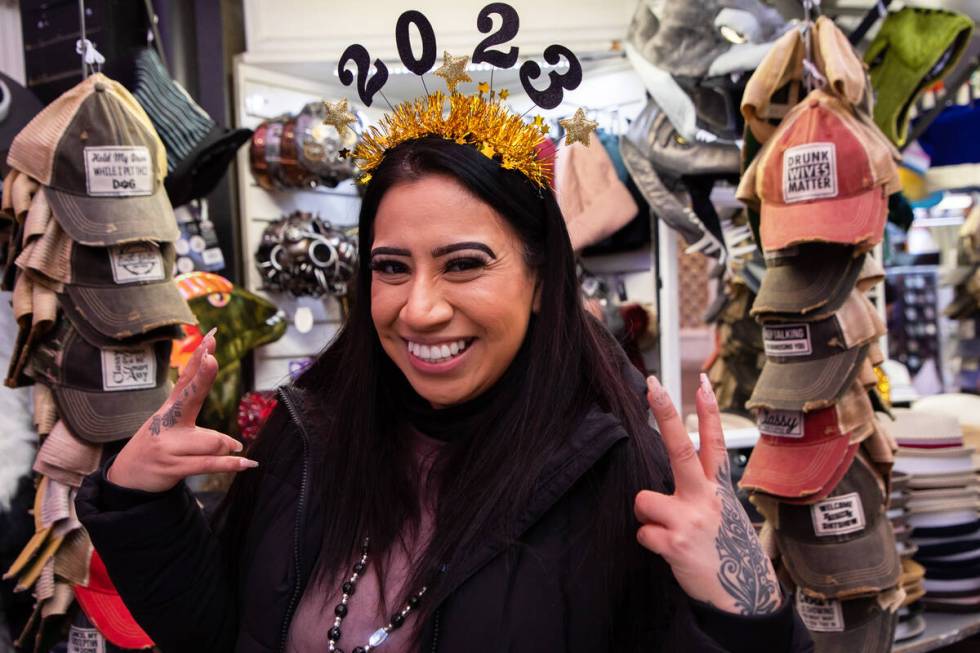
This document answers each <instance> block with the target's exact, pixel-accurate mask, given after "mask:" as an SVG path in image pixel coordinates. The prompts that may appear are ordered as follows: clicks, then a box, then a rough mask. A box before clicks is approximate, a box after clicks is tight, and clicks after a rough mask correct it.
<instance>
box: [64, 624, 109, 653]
mask: <svg viewBox="0 0 980 653" xmlns="http://www.w3.org/2000/svg"><path fill="white" fill-rule="evenodd" d="M68 653H105V638H103V637H102V633H100V632H99V631H98V629H96V628H82V627H80V626H75V625H72V627H71V632H69V633H68Z"/></svg>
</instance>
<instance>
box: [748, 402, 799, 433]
mask: <svg viewBox="0 0 980 653" xmlns="http://www.w3.org/2000/svg"><path fill="white" fill-rule="evenodd" d="M756 423H757V424H758V426H759V433H761V434H763V435H772V436H775V437H779V438H802V437H803V411H800V410H769V409H768V408H762V409H760V410H759V415H758V417H757V418H756Z"/></svg>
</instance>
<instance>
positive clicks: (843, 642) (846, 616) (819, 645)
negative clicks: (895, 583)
mask: <svg viewBox="0 0 980 653" xmlns="http://www.w3.org/2000/svg"><path fill="white" fill-rule="evenodd" d="M904 598H905V592H904V591H903V590H902V588H900V587H899V588H893V589H890V590H887V591H886V592H884V593H882V594H876V595H873V596H867V597H862V598H856V599H850V600H847V601H841V600H838V599H832V598H827V599H818V598H815V597H812V596H808V595H806V594H805V593H804V592H797V593H796V612H797V614H799V615H800V620H801V621H802V622H803V624H804V625H805V626H806V627H807V630H809V631H810V636H811V637H812V638H813V643H814V645H815V648H816V650H818V651H822V652H823V651H827V652H828V653H837V652H839V653H856V652H857V651H888V650H891V644H892V637H893V633H894V632H895V624H896V623H897V621H898V606H900V605H901V603H902V601H903V600H904Z"/></svg>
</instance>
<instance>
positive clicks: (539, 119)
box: [531, 116, 551, 135]
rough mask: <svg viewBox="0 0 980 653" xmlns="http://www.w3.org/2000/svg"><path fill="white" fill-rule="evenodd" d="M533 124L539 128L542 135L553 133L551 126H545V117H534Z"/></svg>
mask: <svg viewBox="0 0 980 653" xmlns="http://www.w3.org/2000/svg"><path fill="white" fill-rule="evenodd" d="M531 124H533V125H534V126H535V127H537V129H538V131H540V132H541V134H542V135H544V134H547V133H548V132H549V131H551V125H548V124H545V121H544V117H543V116H534V120H533V121H532V123H531Z"/></svg>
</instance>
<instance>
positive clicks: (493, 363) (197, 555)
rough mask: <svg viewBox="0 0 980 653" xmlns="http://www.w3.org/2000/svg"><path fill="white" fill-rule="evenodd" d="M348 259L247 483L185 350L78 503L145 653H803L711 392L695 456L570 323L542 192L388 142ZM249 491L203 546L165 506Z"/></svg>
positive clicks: (584, 323)
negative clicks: (351, 277)
mask: <svg viewBox="0 0 980 653" xmlns="http://www.w3.org/2000/svg"><path fill="white" fill-rule="evenodd" d="M358 238H359V239H360V243H359V244H360V251H361V252H365V253H366V255H365V256H363V257H362V259H361V261H360V262H359V269H358V273H357V276H356V279H355V292H354V298H353V301H352V304H351V312H350V317H349V320H348V322H347V324H346V325H345V326H344V328H343V330H342V331H341V333H340V334H339V335H338V337H337V339H336V340H335V341H334V342H332V343H330V344H329V345H328V346H327V347H326V349H325V350H324V351H323V353H322V354H321V355H320V356H319V358H318V360H317V361H316V363H315V364H314V365H313V366H312V367H311V368H310V369H309V370H308V371H307V372H306V373H305V374H304V375H303V376H302V377H301V378H300V379H299V380H298V381H297V382H296V383H295V384H293V385H291V386H288V387H285V388H283V389H281V392H280V399H281V401H280V406H279V408H278V409H277V410H276V411H275V412H274V413H273V416H272V417H271V418H270V420H269V422H268V423H267V425H266V427H265V428H264V430H263V432H262V434H261V435H260V437H259V438H258V440H257V441H256V443H255V444H254V445H253V446H252V447H251V448H250V449H249V451H247V452H246V455H247V456H248V459H243V458H236V457H229V456H226V455H224V454H226V453H228V447H229V445H228V444H227V442H226V441H224V440H221V439H220V438H222V437H224V436H221V435H220V434H214V433H210V432H202V430H201V429H197V428H196V427H195V426H194V425H193V419H194V415H196V411H197V409H198V408H199V404H200V401H202V400H203V396H204V395H205V394H206V392H207V388H208V386H209V385H210V383H211V382H212V380H213V378H214V375H215V374H216V366H215V364H214V360H213V357H212V356H211V355H210V353H209V352H210V351H212V350H213V347H214V338H213V336H208V337H207V338H206V339H205V343H204V348H203V350H202V351H200V352H198V353H197V354H196V355H195V358H194V359H193V361H192V363H191V364H190V365H188V372H187V373H185V375H184V377H183V378H182V379H181V381H180V383H178V385H177V387H176V388H175V390H174V395H173V396H172V397H171V400H170V401H169V402H168V404H167V405H165V406H164V407H163V408H161V411H160V413H159V415H160V416H161V419H159V420H157V421H156V422H154V421H152V420H151V421H150V422H148V425H146V426H144V427H143V429H141V431H140V432H138V433H137V434H136V435H135V436H134V437H133V438H132V440H130V442H129V443H128V444H127V445H126V447H125V448H124V449H123V451H122V452H121V453H120V454H119V456H118V457H117V458H116V459H115V461H114V462H113V461H110V462H109V463H108V465H107V468H106V469H105V470H104V471H103V472H101V473H100V474H98V475H96V476H93V477H90V478H89V479H88V480H87V481H86V484H85V486H83V488H82V491H81V493H80V495H79V515H80V518H81V519H82V521H83V522H84V523H85V525H86V527H87V528H88V530H89V533H90V534H91V537H92V539H93V541H94V542H95V545H96V547H97V548H98V550H99V552H100V554H101V555H102V557H103V559H104V560H105V563H106V566H107V568H108V569H109V571H110V573H111V574H112V575H113V578H118V579H119V584H118V589H119V591H120V593H121V594H122V596H123V598H124V599H125V600H126V603H127V605H128V606H129V608H130V609H131V610H132V612H133V614H134V615H135V616H136V618H137V620H138V621H139V623H140V624H141V625H142V626H143V627H144V628H145V629H146V631H147V632H148V633H149V634H150V635H151V636H152V637H153V639H154V640H155V642H156V643H157V644H158V645H159V646H160V648H161V649H162V650H163V651H171V650H172V651H182V652H184V651H202V652H203V651H232V650H234V651H242V652H249V653H251V652H253V651H254V652H258V651H289V652H291V653H307V652H309V653H312V652H314V651H351V652H352V653H366V652H367V651H370V650H373V649H375V648H377V647H381V646H383V647H384V649H385V650H390V651H393V652H394V651H444V652H446V651H448V652H451V653H456V652H462V651H466V652H467V653H491V652H493V653H496V652H498V651H504V650H506V651H513V652H515V653H531V652H535V653H538V652H552V651H556V652H557V651H563V652H569V653H586V652H589V653H591V652H592V651H597V650H598V651H607V650H616V651H628V652H631V653H632V652H636V653H639V652H641V651H642V652H644V653H646V652H647V651H656V650H670V651H701V650H704V651H722V650H731V651H742V650H749V651H759V650H766V651H790V650H791V651H798V650H800V651H802V650H805V648H806V645H807V642H806V635H805V631H804V630H803V629H802V626H801V625H800V623H799V621H798V620H795V619H794V613H793V611H792V601H791V600H790V599H789V598H788V597H787V596H786V595H785V594H784V593H783V592H782V591H781V589H780V587H779V585H778V583H777V581H776V578H775V574H774V573H773V570H772V566H771V564H770V563H769V560H768V558H767V557H766V556H765V554H764V553H763V551H762V549H761V547H760V545H759V542H758V540H757V538H756V537H755V533H754V531H753V529H752V527H751V525H750V524H749V522H748V520H747V518H746V517H745V514H744V512H743V511H742V509H741V506H740V505H739V503H738V501H737V500H736V499H735V495H734V493H733V491H732V486H731V481H730V479H729V474H728V464H727V456H726V453H725V447H724V440H723V436H722V433H721V427H720V420H719V416H718V406H717V403H716V402H715V400H714V394H713V392H712V391H711V388H710V385H709V384H707V381H706V380H704V381H703V382H702V386H701V388H700V389H699V390H698V393H697V405H698V413H699V417H700V424H701V443H702V446H701V450H700V452H696V451H695V450H694V448H693V446H692V444H691V440H690V438H689V437H688V435H687V432H686V430H685V429H684V427H683V425H682V423H681V421H680V419H679V418H678V416H677V413H676V411H675V410H674V408H673V405H672V404H671V401H670V399H669V398H668V397H667V395H666V393H665V392H664V391H663V389H662V388H661V387H660V386H659V384H657V383H656V380H655V379H652V377H651V380H650V381H649V384H644V383H643V379H642V377H640V376H639V374H637V373H636V372H635V370H633V368H632V367H631V366H630V365H629V363H628V362H627V360H626V357H625V355H624V354H623V352H622V350H621V349H620V348H619V346H618V345H617V344H616V342H615V341H614V340H613V339H612V337H611V336H610V334H609V333H608V332H607V331H606V330H605V329H604V327H603V326H601V325H600V323H599V322H597V321H596V320H595V319H593V318H592V317H591V316H590V315H589V314H588V313H587V312H586V311H585V310H584V308H583V305H582V300H581V297H580V291H579V289H578V283H577V279H576V276H575V260H574V255H573V252H572V248H571V244H570V242H569V237H568V233H567V231H566V228H565V223H564V221H563V219H562V215H561V211H560V209H559V208H558V204H557V201H556V199H555V196H554V194H553V193H552V191H551V189H550V188H548V187H546V186H545V187H542V186H540V185H538V184H536V183H534V182H533V181H532V179H531V178H529V177H528V176H526V175H525V174H523V173H521V172H519V171H517V170H514V169H507V168H506V166H504V165H502V164H501V163H500V162H499V161H497V160H495V159H494V158H491V157H489V156H486V155H485V154H484V153H482V152H481V151H480V150H479V149H478V148H476V147H473V146H471V145H466V144H460V143H458V142H456V141H455V140H450V139H445V138H440V137H437V136H429V137H422V138H417V139H413V140H409V141H406V142H403V143H400V144H398V145H397V146H394V147H392V148H390V149H389V150H387V151H385V152H384V156H383V158H381V160H380V162H379V164H378V165H377V167H376V168H374V169H372V177H371V180H370V182H369V183H368V184H367V187H366V192H365V195H364V199H363V203H362V208H361V214H360V219H359V230H358ZM644 397H645V398H646V401H644ZM175 408H179V409H180V410H179V411H177V412H179V413H180V414H179V415H178V418H179V419H175V420H169V421H168V422H167V423H166V424H164V421H163V417H162V416H166V415H170V414H171V413H173V412H174V410H175ZM650 409H652V411H653V414H654V416H655V417H656V419H657V422H658V424H659V425H660V427H661V429H662V436H661V434H660V433H657V432H656V431H655V430H653V429H652V428H650V426H649V424H648V416H649V413H648V410H650ZM154 424H157V425H159V424H164V426H162V427H154ZM240 461H244V462H240ZM256 463H257V464H258V469H256V470H254V471H250V472H248V473H247V474H245V475H243V476H240V477H239V478H238V479H237V480H236V482H235V484H234V485H233V487H232V490H231V492H230V493H229V495H228V497H227V499H226V502H225V505H224V507H223V510H222V512H221V514H220V515H219V517H218V518H217V520H216V523H215V525H214V527H213V529H211V528H209V527H208V525H207V524H206V523H205V522H204V521H203V519H202V518H201V516H200V513H199V512H198V511H197V510H196V509H195V508H194V507H193V505H194V504H193V502H192V500H191V499H190V495H189V494H188V493H187V490H186V488H185V487H184V486H183V484H182V483H181V479H182V478H184V477H185V476H187V475H188V474H190V473H195V472H199V471H201V470H204V469H211V468H212V467H214V468H218V467H221V468H225V469H235V470H242V469H244V468H245V466H247V465H252V466H254V465H255V464H256ZM222 466H223V467H222ZM123 531H124V532H125V533H126V534H127V536H126V537H122V536H121V532H123ZM148 569H153V570H154V571H153V575H152V578H153V579H154V580H151V579H150V578H149V576H148V575H147V573H146V570H148ZM141 570H142V571H141ZM160 578H165V579H166V581H163V582H161V581H159V580H158V579H160Z"/></svg>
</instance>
